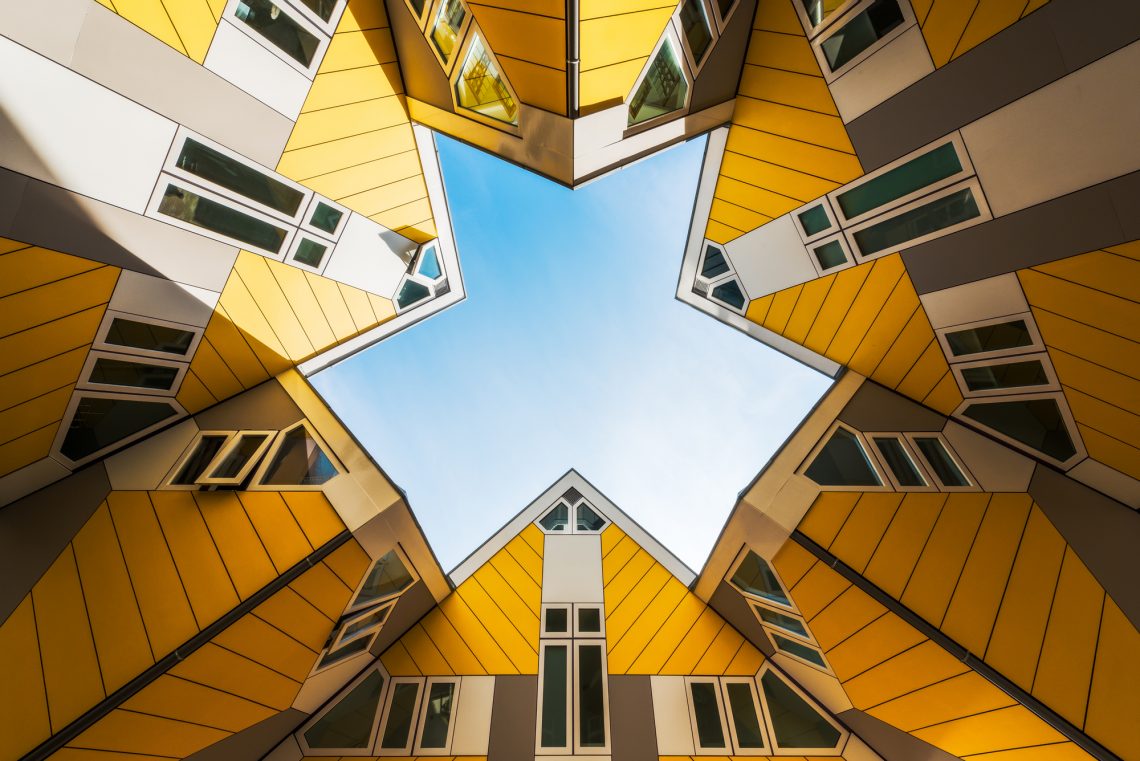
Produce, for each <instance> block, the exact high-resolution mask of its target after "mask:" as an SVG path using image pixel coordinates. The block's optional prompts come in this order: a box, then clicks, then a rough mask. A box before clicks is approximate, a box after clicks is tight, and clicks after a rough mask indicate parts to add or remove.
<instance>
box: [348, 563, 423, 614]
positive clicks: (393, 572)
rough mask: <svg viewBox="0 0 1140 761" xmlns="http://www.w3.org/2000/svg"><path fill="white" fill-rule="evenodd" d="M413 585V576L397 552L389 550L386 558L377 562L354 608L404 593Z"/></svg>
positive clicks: (357, 597) (353, 605)
mask: <svg viewBox="0 0 1140 761" xmlns="http://www.w3.org/2000/svg"><path fill="white" fill-rule="evenodd" d="M411 585H412V574H411V573H410V572H409V571H408V569H407V568H406V567H405V566H404V563H403V561H402V560H400V556H399V555H398V554H396V551H395V550H389V551H388V553H387V554H386V555H384V557H382V558H380V559H379V560H377V561H376V565H374V566H372V570H371V571H370V572H369V573H368V578H367V579H366V580H365V582H364V586H363V587H361V589H360V594H358V595H357V596H356V600H355V601H354V602H353V603H352V607H354V608H356V607H360V606H361V605H367V604H368V603H371V602H375V601H377V600H380V599H383V598H385V597H388V596H390V595H394V594H398V593H400V592H403V591H404V590H405V589H407V588H408V587H410V586H411Z"/></svg>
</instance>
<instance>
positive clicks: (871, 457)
mask: <svg viewBox="0 0 1140 761" xmlns="http://www.w3.org/2000/svg"><path fill="white" fill-rule="evenodd" d="M840 428H842V429H844V430H845V431H847V432H848V433H851V434H854V436H855V439H856V440H857V441H858V442H859V445H860V446H861V447H863V453H864V454H865V455H866V456H867V460H868V462H869V463H870V464H871V469H872V470H874V471H875V475H877V476H878V477H879V483H880V485H879V486H857V485H854V484H843V485H840V486H824V485H822V484H817V483H816V482H815V481H814V480H812V478H811V477H810V476H809V475H808V474H807V470H808V468H809V467H811V464H812V463H813V462H815V458H816V457H818V456H819V453H820V452H822V451H823V448H824V447H825V446H827V442H829V441H831V437H832V436H834V435H835V432H836V430H838V429H840ZM796 472H797V473H798V474H800V475H801V476H803V477H804V478H807V479H808V480H809V481H811V483H812V484H814V485H815V486H816V487H817V488H818V489H819V490H820V491H860V492H862V491H894V489H893V488H891V479H890V477H889V476H887V474H886V473H885V472H884V468H883V465H882V463H880V462H879V458H878V457H876V456H875V453H874V452H873V451H872V450H871V447H870V442H868V441H867V439H866V437H865V436H864V435H863V433H862V432H861V431H857V430H855V429H854V428H852V427H851V426H849V425H847V424H845V423H842V422H840V421H838V420H836V421H835V422H834V423H832V424H831V426H830V427H829V428H828V429H827V432H826V433H824V435H823V436H822V437H820V440H819V441H817V442H816V444H815V446H814V447H812V450H811V452H810V453H809V454H808V456H807V457H806V458H804V461H803V462H802V463H801V464H800V467H799V468H798V469H797V470H796Z"/></svg>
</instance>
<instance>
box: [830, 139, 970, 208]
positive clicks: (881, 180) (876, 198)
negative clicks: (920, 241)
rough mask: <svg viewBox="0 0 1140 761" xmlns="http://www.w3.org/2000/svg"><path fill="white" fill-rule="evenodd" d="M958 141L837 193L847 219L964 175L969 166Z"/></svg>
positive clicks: (895, 202) (934, 149) (915, 157)
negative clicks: (961, 153)
mask: <svg viewBox="0 0 1140 761" xmlns="http://www.w3.org/2000/svg"><path fill="white" fill-rule="evenodd" d="M956 143H957V141H956V140H952V141H950V142H946V143H943V144H942V145H939V146H937V147H936V148H933V149H931V150H925V151H923V152H921V153H919V154H918V155H917V156H914V157H913V158H910V159H907V160H904V161H903V163H901V164H898V165H897V166H895V167H893V168H891V169H888V170H887V171H885V172H881V173H879V174H877V175H875V176H873V177H871V178H870V179H867V180H864V181H861V182H859V183H857V184H856V185H855V186H854V187H851V188H849V189H847V190H842V191H838V192H836V193H835V194H834V198H835V202H836V206H838V208H839V211H840V213H841V214H843V217H844V219H846V220H847V221H848V222H850V221H853V220H857V219H860V218H863V217H866V216H867V215H868V214H870V213H871V212H874V211H875V210H876V209H882V208H884V207H889V206H891V205H893V204H897V203H898V202H900V201H902V200H903V199H907V198H909V197H913V196H914V195H915V194H917V193H919V192H921V191H923V190H929V189H934V188H935V187H937V186H938V184H939V183H940V182H941V181H943V180H947V179H949V178H955V177H958V176H959V175H962V174H963V173H964V172H965V169H964V168H963V166H962V160H961V159H960V158H959V154H958V146H957V144H956ZM970 174H972V171H971V172H970Z"/></svg>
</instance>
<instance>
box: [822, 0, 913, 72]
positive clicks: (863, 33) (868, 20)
mask: <svg viewBox="0 0 1140 761" xmlns="http://www.w3.org/2000/svg"><path fill="white" fill-rule="evenodd" d="M903 21H904V16H903V11H902V9H901V8H900V7H899V3H898V2H897V0H873V1H872V2H871V3H870V5H868V6H867V7H866V8H865V9H864V10H863V11H862V12H861V13H858V14H856V15H855V16H853V17H852V18H851V19H850V20H849V21H847V22H846V23H844V24H843V25H842V26H840V27H839V29H838V30H836V31H835V32H833V33H832V34H831V35H830V36H828V37H827V38H826V39H824V40H823V42H822V43H820V45H819V49H820V50H821V52H822V53H823V59H824V61H825V62H826V63H827V68H828V69H829V70H830V72H831V73H833V74H837V73H839V72H840V71H842V70H843V69H844V68H845V67H847V66H848V64H851V63H853V62H854V61H855V60H856V59H857V58H859V57H860V56H862V55H863V54H864V53H866V52H868V51H869V50H870V49H871V48H872V46H874V45H875V43H877V42H879V41H880V40H882V39H883V38H885V37H886V36H887V35H888V34H889V33H890V32H891V31H892V30H894V29H896V28H899V27H901V26H902V23H903Z"/></svg>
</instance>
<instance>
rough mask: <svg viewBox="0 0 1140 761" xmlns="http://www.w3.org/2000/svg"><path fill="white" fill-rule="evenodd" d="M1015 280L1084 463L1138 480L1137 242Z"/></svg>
mask: <svg viewBox="0 0 1140 761" xmlns="http://www.w3.org/2000/svg"><path fill="white" fill-rule="evenodd" d="M1017 275H1018V278H1019V280H1020V281H1021V287H1022V289H1023V290H1024V291H1025V296H1026V298H1027V299H1028V301H1029V304H1030V306H1031V307H1032V309H1033V316H1034V319H1035V320H1036V322H1037V326H1038V328H1039V329H1040V331H1041V338H1042V340H1044V341H1045V345H1046V346H1047V347H1048V349H1049V356H1050V359H1052V361H1053V367H1054V368H1055V369H1056V371H1057V378H1058V380H1060V382H1061V386H1062V388H1063V389H1064V391H1065V397H1066V399H1067V400H1068V402H1069V407H1070V409H1071V410H1072V413H1073V419H1074V420H1076V422H1077V425H1078V427H1079V429H1080V434H1081V438H1082V439H1083V440H1084V443H1085V448H1086V449H1087V450H1088V453H1089V456H1090V457H1092V458H1093V459H1094V460H1099V461H1100V462H1103V463H1104V464H1105V465H1108V466H1109V467H1111V468H1115V469H1116V470H1119V471H1121V472H1123V473H1126V474H1128V475H1130V476H1132V477H1133V478H1140V328H1138V327H1137V326H1138V325H1140V287H1138V286H1137V283H1138V282H1140V242H1132V243H1128V244H1125V245H1122V246H1116V247H1113V248H1111V249H1105V250H1100V251H1092V252H1089V253H1087V254H1081V255H1079V256H1071V257H1068V258H1066V259H1060V260H1058V261H1055V262H1049V263H1048V264H1042V265H1039V266H1037V267H1034V268H1032V269H1024V270H1019V271H1018V273H1017Z"/></svg>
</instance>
